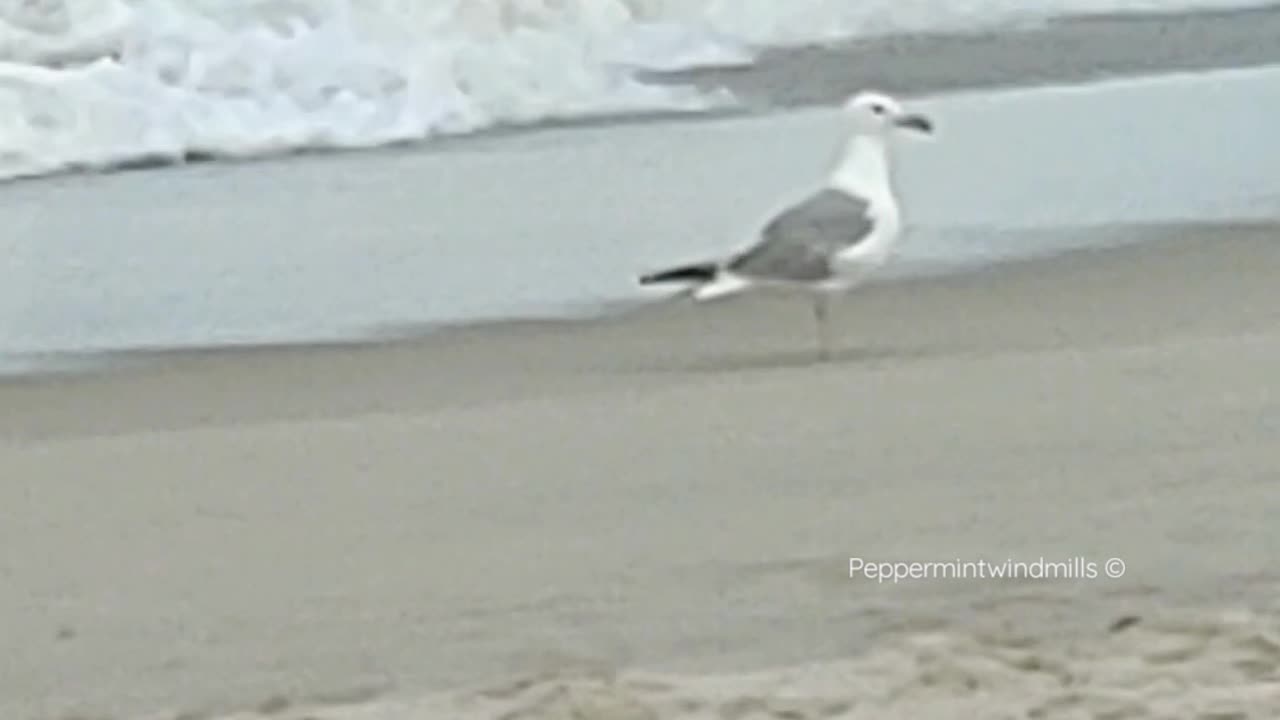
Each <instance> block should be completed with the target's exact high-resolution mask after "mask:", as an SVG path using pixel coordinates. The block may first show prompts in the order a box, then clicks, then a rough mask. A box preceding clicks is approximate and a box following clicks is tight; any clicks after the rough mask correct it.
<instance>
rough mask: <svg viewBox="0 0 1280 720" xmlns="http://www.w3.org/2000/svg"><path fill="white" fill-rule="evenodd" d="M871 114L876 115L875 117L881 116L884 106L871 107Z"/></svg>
mask: <svg viewBox="0 0 1280 720" xmlns="http://www.w3.org/2000/svg"><path fill="white" fill-rule="evenodd" d="M871 112H873V113H875V114H877V115H883V114H884V106H883V105H872V106H871Z"/></svg>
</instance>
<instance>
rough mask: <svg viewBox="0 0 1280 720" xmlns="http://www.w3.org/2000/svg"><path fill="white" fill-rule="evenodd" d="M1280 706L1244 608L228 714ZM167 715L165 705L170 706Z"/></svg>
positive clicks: (555, 717) (1221, 716) (1107, 718)
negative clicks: (785, 660) (719, 670)
mask: <svg viewBox="0 0 1280 720" xmlns="http://www.w3.org/2000/svg"><path fill="white" fill-rule="evenodd" d="M1277 712H1280V624H1278V623H1277V622H1276V621H1275V620H1274V619H1271V618H1261V617H1259V616H1256V615H1253V614H1249V613H1231V614H1224V615H1221V616H1218V617H1204V616H1197V617H1170V618H1163V619H1159V620H1156V619H1143V618H1137V617H1128V618H1119V619H1117V620H1116V622H1114V623H1112V625H1111V627H1109V628H1105V629H1101V630H1099V631H1098V632H1096V633H1094V634H1092V635H1087V636H1077V637H1076V638H1075V639H1072V640H1054V641H1049V640H1038V639H1036V638H1033V637H1031V638H1029V637H1027V636H1026V635H1024V634H1017V635H1015V634H1000V633H982V634H962V633H955V632H947V633H923V634H911V635H903V636H901V637H898V638H895V639H893V640H891V641H889V642H886V643H885V644H884V645H882V646H881V647H879V648H877V649H875V650H872V651H871V652H869V653H867V654H866V655H864V656H862V657H857V658H851V659H848V660H842V661H835V662H825V663H818V664H813V665H807V666H798V667H787V668H777V669H773V670H768V671H761V672H753V673H746V674H737V675H703V676H682V675H670V674H667V675H663V674H652V673H641V672H629V671H617V672H615V671H611V670H603V669H599V668H597V669H590V670H582V669H579V670H563V669H562V670H556V671H549V672H546V673H544V674H537V675H530V676H527V677H522V678H517V679H514V680H511V681H509V682H505V683H499V684H495V685H492V686H490V687H485V688H481V689H473V690H468V691H462V692H454V693H448V694H438V695H433V696H430V697H423V698H417V699H411V700H409V699H398V700H394V701H393V700H390V699H385V698H384V699H381V700H376V701H369V702H361V703H358V704H345V705H338V704H328V705H324V704H322V705H315V704H311V705H306V704H298V705H296V706H294V705H290V704H289V703H288V702H285V701H283V700H277V701H275V702H274V703H271V704H270V705H267V706H260V707H258V708H257V709H255V710H253V711H251V712H247V713H241V714H237V715H231V716H223V717H225V718H226V720H251V719H253V720H256V719H258V718H263V717H273V718H280V719H281V720H393V719H394V720H409V719H419V718H422V719H426V718H432V719H434V718H449V719H450V720H472V719H479V718H493V719H501V720H658V719H660V718H661V719H666V718H673V719H674V718H680V719H684V718H687V719H689V720H702V719H709V720H710V719H714V720H752V719H756V718H761V719H764V718H776V719H778V720H811V719H812V720H816V719H819V718H849V719H857V720H862V719H867V720H870V719H871V718H875V720H897V719H901V720H934V719H936V720H963V719H966V718H973V719H974V720H977V719H979V718H981V719H982V720H992V719H998V718H1030V719H1032V720H1075V719H1076V718H1080V719H1084V718H1089V719H1091V720H1123V719H1126V718H1153V719H1155V718H1167V719H1169V720H1174V719H1177V720H1246V719H1248V718H1270V717H1276V715H1277ZM169 717H170V718H172V716H169Z"/></svg>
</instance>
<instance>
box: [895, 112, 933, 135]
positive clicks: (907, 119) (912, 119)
mask: <svg viewBox="0 0 1280 720" xmlns="http://www.w3.org/2000/svg"><path fill="white" fill-rule="evenodd" d="M893 124H894V125H895V126H897V127H900V128H906V129H908V130H915V131H916V132H918V133H923V134H925V135H930V134H932V133H933V121H932V120H930V119H929V118H927V117H925V116H924V115H917V114H915V113H906V114H903V115H899V116H897V117H896V118H894V119H893Z"/></svg>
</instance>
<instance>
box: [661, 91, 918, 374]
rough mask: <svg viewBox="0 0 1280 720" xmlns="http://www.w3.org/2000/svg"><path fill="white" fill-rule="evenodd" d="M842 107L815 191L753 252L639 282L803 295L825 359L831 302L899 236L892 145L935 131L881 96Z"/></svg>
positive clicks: (723, 292)
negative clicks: (775, 289) (837, 138)
mask: <svg viewBox="0 0 1280 720" xmlns="http://www.w3.org/2000/svg"><path fill="white" fill-rule="evenodd" d="M841 109H842V114H843V116H844V118H845V119H846V121H847V124H848V126H849V128H850V131H849V136H848V138H847V139H846V141H845V142H844V145H843V147H842V149H841V152H840V153H839V156H838V158H837V159H836V162H835V163H834V167H832V169H831V171H830V173H829V174H828V176H827V178H826V182H825V183H824V184H823V186H822V187H821V188H819V189H818V190H817V191H815V192H813V193H812V194H810V195H809V196H808V197H807V198H805V199H804V200H801V201H800V202H798V203H796V204H794V205H791V206H790V207H788V208H786V209H785V210H783V211H781V212H780V213H778V214H777V215H775V216H774V217H773V218H772V219H770V220H769V221H768V222H767V223H766V224H765V225H764V227H763V229H761V230H760V232H759V236H758V237H757V239H756V242H755V244H754V245H752V246H751V247H749V248H747V249H745V250H743V251H741V252H738V253H736V254H734V255H731V256H729V257H728V258H724V259H721V260H718V261H714V262H701V263H695V264H692V265H681V266H678V267H673V268H670V269H668V270H663V271H660V272H654V273H650V274H647V275H642V276H641V277H640V278H639V282H640V284H641V285H653V284H658V283H685V284H690V285H692V287H693V292H692V295H693V298H694V299H695V300H698V301H704V300H712V299H715V298H721V297H725V296H728V295H734V294H737V293H739V292H742V291H745V290H749V289H752V288H755V287H761V286H781V287H788V288H793V289H801V290H804V291H807V292H808V293H810V294H811V296H812V299H813V315H814V322H815V325H816V328H817V336H818V337H817V340H818V355H819V358H820V359H821V360H824V361H825V360H826V359H827V358H829V357H830V341H829V337H828V335H829V333H828V327H827V325H828V315H829V304H830V301H831V299H832V297H834V296H836V295H839V294H843V293H845V292H847V291H849V290H851V289H853V287H855V286H856V285H858V284H859V283H861V282H862V280H863V279H865V278H866V277H867V275H868V274H869V273H870V272H871V271H873V270H875V269H876V268H878V267H880V266H881V265H882V264H884V262H885V261H886V260H888V258H889V254H890V251H891V250H892V249H893V246H894V245H895V244H896V243H897V241H898V238H899V236H900V235H901V233H902V215H901V213H900V211H899V208H898V202H897V199H896V198H895V197H894V190H893V184H892V178H891V160H890V143H891V141H892V140H893V138H894V136H895V135H897V134H898V133H899V132H900V131H911V132H915V133H919V134H923V135H930V134H932V133H933V122H932V121H931V120H930V119H929V118H928V117H926V116H924V115H921V114H917V113H910V112H907V111H906V110H905V109H903V107H902V105H901V104H899V103H898V101H897V100H894V99H893V98H891V97H889V96H888V95H885V94H883V93H879V92H874V91H865V92H861V93H858V94H857V95H854V96H853V97H851V98H849V99H848V100H847V101H846V102H845V103H844V105H843V107H842V108H841Z"/></svg>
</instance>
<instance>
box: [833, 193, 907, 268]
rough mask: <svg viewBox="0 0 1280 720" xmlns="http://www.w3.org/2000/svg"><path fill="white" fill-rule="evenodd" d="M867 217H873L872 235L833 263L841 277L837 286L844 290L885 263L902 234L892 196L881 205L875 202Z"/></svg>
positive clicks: (843, 252)
mask: <svg viewBox="0 0 1280 720" xmlns="http://www.w3.org/2000/svg"><path fill="white" fill-rule="evenodd" d="M867 215H868V216H869V217H870V218H871V223H872V229H871V234H870V235H869V236H867V238H866V239H864V240H863V241H862V242H860V243H857V244H855V245H853V246H852V247H850V248H849V249H848V250H844V251H842V252H840V253H839V254H838V255H836V256H835V258H834V262H833V263H832V266H833V267H832V269H833V270H834V271H835V274H836V275H837V276H838V278H839V279H838V280H837V281H836V284H837V285H839V286H841V287H844V288H847V287H850V286H852V285H853V284H855V283H857V282H859V281H861V280H862V279H863V278H864V277H865V276H866V274H867V273H868V272H870V271H872V270H874V269H876V268H877V267H879V266H880V265H882V264H884V262H885V261H886V260H888V259H889V255H890V253H891V251H892V250H893V246H894V245H895V244H896V243H897V240H898V237H899V235H901V234H902V214H901V213H900V212H899V210H898V204H897V203H896V202H894V201H893V198H892V197H889V198H884V199H881V200H880V201H879V202H877V201H875V200H872V202H871V204H870V207H869V208H868V210H867Z"/></svg>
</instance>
